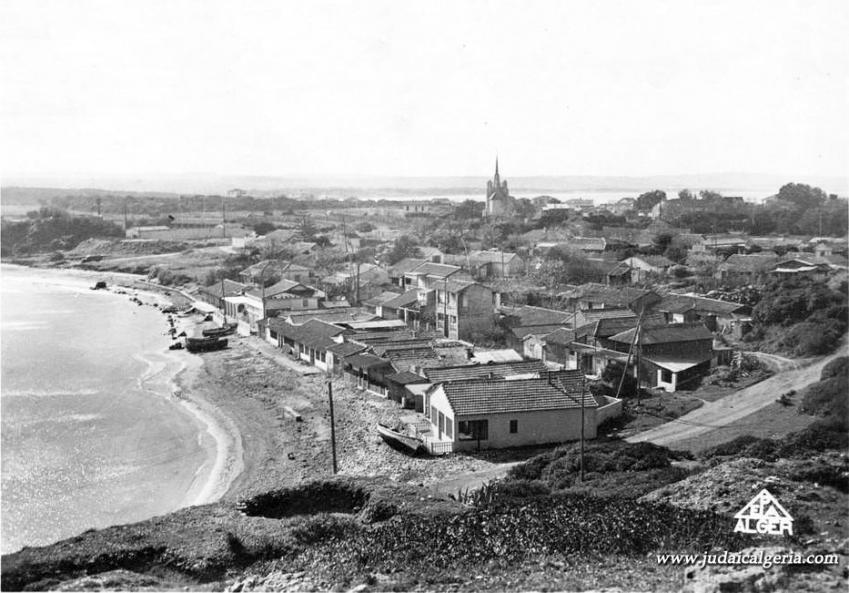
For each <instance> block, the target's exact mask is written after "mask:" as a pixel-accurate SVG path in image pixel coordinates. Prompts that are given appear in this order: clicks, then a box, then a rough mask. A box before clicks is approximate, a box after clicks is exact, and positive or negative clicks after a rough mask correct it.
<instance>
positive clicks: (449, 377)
mask: <svg viewBox="0 0 849 593" xmlns="http://www.w3.org/2000/svg"><path fill="white" fill-rule="evenodd" d="M546 370H548V367H546V366H545V363H544V362H542V361H541V360H523V361H521V362H512V361H510V362H493V363H487V364H472V365H463V366H454V367H441V368H434V369H427V370H425V372H424V374H425V376H426V377H427V378H428V379H430V380H431V381H432V382H434V383H441V382H443V381H461V380H465V379H480V378H487V377H490V376H493V377H502V378H503V377H510V376H513V375H524V374H526V373H540V372H545V371H546Z"/></svg>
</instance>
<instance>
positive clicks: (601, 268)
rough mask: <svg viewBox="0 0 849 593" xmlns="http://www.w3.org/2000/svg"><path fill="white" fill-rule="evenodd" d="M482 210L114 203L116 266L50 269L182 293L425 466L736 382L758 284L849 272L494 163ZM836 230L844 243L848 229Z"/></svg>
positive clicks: (681, 204)
mask: <svg viewBox="0 0 849 593" xmlns="http://www.w3.org/2000/svg"><path fill="white" fill-rule="evenodd" d="M805 187H807V186H804V187H803V188H802V189H803V190H804V188H805ZM784 190H785V188H782V191H784ZM791 190H792V191H791ZM788 191H790V193H791V194H792V195H790V198H789V199H782V196H781V195H780V194H779V195H778V196H776V197H774V198H771V202H770V201H769V200H768V202H767V204H766V205H764V206H762V208H772V209H773V210H774V211H779V212H784V211H787V210H792V208H793V207H794V203H793V200H794V199H796V196H797V194H798V193H799V192H798V188H796V187H790V190H788ZM793 191H796V193H795V194H794V193H792V192H793ZM805 191H808V194H810V193H811V192H814V193H815V192H820V193H822V192H821V191H820V190H816V189H815V188H807V190H804V191H802V199H807V197H808V194H805ZM481 192H482V194H484V195H485V198H486V199H485V201H483V202H470V201H469V202H464V203H461V204H456V203H451V202H449V201H447V200H424V199H422V200H407V201H397V200H396V201H386V200H384V201H371V202H368V203H358V202H356V201H353V202H352V201H350V200H348V201H345V202H344V207H338V206H339V204H340V203H339V202H327V203H326V205H327V206H328V207H327V208H324V207H323V205H322V203H321V201H320V200H318V202H319V206H316V205H315V204H313V205H312V206H311V207H310V208H309V209H306V210H301V211H298V210H297V209H296V208H292V207H290V208H288V209H287V210H285V211H282V210H280V211H275V210H274V208H273V202H271V204H272V207H271V209H266V210H262V211H254V209H253V207H252V208H251V210H250V211H246V210H244V208H242V209H241V210H240V209H239V208H238V206H236V204H241V205H244V204H245V200H246V192H244V191H242V190H233V191H232V192H230V194H229V195H228V196H227V197H226V198H224V197H221V201H220V204H221V212H220V217H221V218H220V220H219V222H218V224H210V218H209V216H208V215H207V212H202V213H201V214H198V213H194V214H178V215H173V214H169V215H168V216H167V219H165V220H162V221H160V222H163V224H137V223H134V224H129V223H128V220H127V206H126V201H125V202H124V205H123V208H124V210H123V212H115V211H114V208H113V213H112V214H113V216H112V218H113V220H115V221H116V223H118V224H121V223H123V228H124V232H125V236H126V237H125V239H124V240H123V241H120V243H121V244H122V245H123V247H122V248H123V249H125V250H127V252H126V253H123V254H121V253H118V254H115V253H112V254H111V256H110V255H109V250H110V249H114V245H111V246H110V244H108V243H105V242H104V241H102V240H100V241H99V240H97V239H89V240H87V241H83V242H81V243H79V244H78V245H77V246H76V247H75V248H74V249H72V250H70V251H69V252H68V255H67V256H61V257H57V258H55V259H57V260H58V259H63V258H64V257H72V256H78V257H81V258H82V259H81V261H82V262H83V264H85V265H88V266H90V267H93V268H94V269H98V267H97V266H98V262H101V261H107V260H108V259H109V258H110V257H111V258H112V259H113V260H115V259H116V258H117V260H121V257H122V255H123V256H124V260H126V261H125V264H126V265H129V266H131V267H130V268H126V267H125V268H124V269H125V270H134V271H142V270H144V271H147V272H148V275H149V276H150V277H151V278H152V279H153V280H154V281H156V282H160V283H162V284H165V285H174V284H178V285H180V284H181V285H184V287H185V288H187V289H189V290H190V292H191V295H192V296H193V298H195V299H196V303H195V306H196V308H197V309H199V310H202V311H204V312H205V313H208V314H211V315H214V316H215V317H216V319H219V320H222V321H227V322H231V323H235V324H237V331H238V333H239V334H241V335H244V336H250V335H253V336H256V337H257V338H260V339H262V340H265V341H267V342H268V343H270V344H272V345H273V346H274V347H276V348H279V349H280V350H281V351H282V352H283V353H285V354H286V355H287V356H288V357H290V358H291V359H292V360H293V361H299V363H300V364H303V365H310V366H314V367H316V368H317V369H319V370H321V371H323V372H326V373H329V374H331V375H332V376H335V377H339V378H344V380H346V381H347V382H349V383H350V384H351V385H353V386H355V387H356V388H357V389H362V390H366V391H368V392H371V393H373V394H376V395H378V396H381V397H386V398H390V399H392V400H394V401H395V402H397V405H398V406H399V407H401V408H404V409H407V410H408V411H409V414H408V415H406V416H404V422H405V425H404V426H403V427H402V428H400V430H401V432H403V433H404V434H407V435H409V436H411V437H414V438H416V439H418V440H419V441H421V442H422V443H424V446H425V447H426V449H427V451H428V452H430V453H431V454H437V455H439V454H445V453H450V452H454V451H462V450H469V449H489V448H502V447H519V446H526V445H538V444H547V443H555V442H564V441H570V440H576V439H579V438H582V437H583V438H587V439H593V438H595V437H596V435H597V434H599V432H600V431H602V430H604V428H603V427H604V426H605V423H606V422H610V421H611V420H612V419H615V418H616V417H617V416H619V415H620V414H622V410H623V399H624V398H632V397H634V396H637V397H639V396H640V393H645V394H648V395H651V394H658V393H660V394H662V393H675V392H679V391H681V390H693V389H697V388H698V387H699V385H700V384H701V382H702V381H703V380H704V379H705V378H706V377H708V376H710V375H711V373H713V372H715V371H716V369H718V368H721V367H725V368H728V369H732V368H733V367H734V366H735V365H739V364H740V363H741V355H740V351H741V350H743V349H745V348H744V340H746V339H747V336H749V337H751V335H750V334H751V332H752V330H753V328H754V327H755V326H757V325H758V323H757V320H753V307H755V305H756V304H757V303H758V300H759V294H760V293H761V292H762V291H763V290H764V287H765V286H767V285H768V284H769V283H770V282H773V283H774V282H780V281H783V280H786V279H802V280H805V281H811V282H821V283H831V285H832V286H835V287H836V286H838V285H839V283H840V282H843V283H845V281H846V278H847V274H848V273H849V258H847V241H846V238H845V236H844V237H833V236H826V234H824V233H822V232H820V233H818V234H816V235H801V234H789V233H788V234H781V235H780V234H777V233H775V232H773V233H769V234H762V235H758V234H754V233H752V232H745V231H731V230H727V229H726V230H725V231H724V232H698V230H697V229H694V228H691V227H682V226H680V221H682V220H692V221H693V222H694V225H692V226H695V227H699V226H702V227H704V226H705V224H709V225H712V226H713V227H714V228H716V226H717V220H719V221H720V222H723V221H724V222H726V223H727V222H728V221H729V220H730V221H731V226H733V222H734V220H739V219H741V218H742V219H743V220H744V221H747V223H748V224H750V225H753V224H754V225H756V224H757V223H758V220H756V217H759V216H760V214H759V213H758V212H755V210H754V209H753V208H754V207H749V206H751V205H749V204H747V203H745V202H744V201H743V199H742V198H735V197H725V196H721V195H719V194H716V193H713V192H702V195H701V196H695V195H692V194H690V193H689V192H688V191H687V190H683V191H682V192H680V193H679V196H678V199H667V198H666V196H665V194H663V192H648V193H646V194H643V195H641V196H640V197H639V198H623V199H621V200H619V201H617V202H615V203H612V204H594V203H593V202H592V201H590V200H585V199H572V200H566V201H559V200H557V199H555V198H551V197H549V196H540V197H538V198H535V199H533V200H529V199H517V198H514V197H513V196H511V195H510V192H509V189H508V183H507V181H506V180H505V179H503V178H502V176H501V173H500V171H499V164H498V162H497V161H496V164H495V170H494V174H493V177H492V179H491V180H490V181H488V182H487V184H486V187H485V188H482V189H481ZM815 197H816V198H817V199H819V204H820V206H819V207H820V210H819V215H818V216H819V219H820V220H818V221H816V224H817V230H820V231H821V230H822V227H823V225H824V224H826V225H832V226H829V229H832V228H833V225H834V224H835V221H834V216H830V215H828V214H827V208H829V207H834V204H838V207H839V205H842V203H843V202H845V200H838V199H837V198H836V196H825V195H824V194H823V195H822V196H817V195H815ZM197 199H198V198H197V197H195V198H194V204H195V206H196V205H197ZM209 202H210V203H211V204H214V201H213V200H212V199H210V200H209ZM785 202H786V204H785ZM259 203H261V204H262V202H259ZM265 205H266V206H268V203H265ZM796 206H798V204H796ZM97 208H98V210H100V208H101V201H100V198H97ZM203 209H204V210H208V209H209V208H208V206H207V205H206V204H204V205H203ZM228 209H229V210H230V211H229V212H228V211H227V210H228ZM843 209H844V217H845V207H844V208H843ZM824 211H825V212H826V220H825V221H823V220H822V218H823V212H824ZM705 212H709V213H711V215H713V218H708V219H707V222H705V220H704V219H700V214H704V213H705ZM717 213H719V215H720V216H725V218H724V219H723V218H717V217H716V216H717ZM102 216H103V215H102V213H101V217H102ZM122 218H123V220H122ZM136 218H138V217H136ZM670 221H673V222H675V221H677V222H678V223H679V225H676V224H673V222H670ZM836 224H838V225H840V224H843V225H844V234H845V221H844V222H841V221H839V220H838V221H837V223H836ZM750 230H751V229H750ZM153 245H158V246H159V248H158V249H161V250H162V251H168V249H167V246H168V245H172V246H173V245H179V246H182V247H184V248H185V247H188V248H189V249H188V250H186V251H184V253H185V254H187V255H186V256H185V258H183V257H179V258H177V260H185V261H183V263H182V264H180V263H174V264H168V263H167V262H165V260H163V259H157V258H156V254H157V251H155V250H154V251H153V252H150V249H148V250H147V251H145V246H147V247H150V246H153ZM163 246H165V247H163ZM192 252H194V254H192ZM139 253H142V254H145V255H139ZM104 254H106V255H104ZM104 258H106V259H104ZM145 258H149V260H147V261H150V262H153V264H155V265H152V266H151V267H148V266H149V264H148V263H147V261H145V262H144V263H140V261H141V260H144V259H145ZM117 260H116V261H117ZM122 261H123V260H122ZM132 266H135V269H134V268H133V267H132ZM139 266H141V269H139ZM112 269H115V268H112ZM192 273H194V274H195V275H194V277H192ZM844 285H845V284H844ZM762 329H763V328H761V329H760V330H759V331H762ZM841 333H842V332H841ZM602 381H604V382H606V385H607V388H606V389H599V388H597V385H598V384H599V383H600V382H602ZM600 427H601V428H600Z"/></svg>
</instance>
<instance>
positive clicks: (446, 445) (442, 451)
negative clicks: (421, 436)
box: [425, 441, 454, 455]
mask: <svg viewBox="0 0 849 593" xmlns="http://www.w3.org/2000/svg"><path fill="white" fill-rule="evenodd" d="M425 448H427V452H428V453H430V454H431V455H447V454H449V453H453V452H454V443H452V442H451V441H425Z"/></svg>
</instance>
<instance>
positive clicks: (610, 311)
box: [565, 307, 634, 327]
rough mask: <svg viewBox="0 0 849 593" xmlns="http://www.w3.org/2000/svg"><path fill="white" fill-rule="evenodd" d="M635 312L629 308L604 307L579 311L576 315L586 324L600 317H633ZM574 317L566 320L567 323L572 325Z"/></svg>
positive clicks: (579, 321) (579, 320)
mask: <svg viewBox="0 0 849 593" xmlns="http://www.w3.org/2000/svg"><path fill="white" fill-rule="evenodd" d="M633 316H634V312H633V311H632V310H631V309H628V308H613V307H609V308H604V309H586V310H584V311H578V312H577V313H576V317H577V318H578V323H581V320H583V323H584V324H587V323H592V322H593V321H598V320H599V319H618V318H621V317H633ZM572 323H573V322H572V317H571V316H570V317H569V319H568V320H567V321H566V323H565V325H567V326H570V327H571V326H572Z"/></svg>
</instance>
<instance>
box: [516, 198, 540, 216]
mask: <svg viewBox="0 0 849 593" xmlns="http://www.w3.org/2000/svg"><path fill="white" fill-rule="evenodd" d="M536 213H537V209H536V206H534V203H533V202H531V201H530V200H529V199H528V198H519V199H518V200H516V206H515V215H516V219H517V220H525V219H529V218H533V217H534V215H535V214H536Z"/></svg>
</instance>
